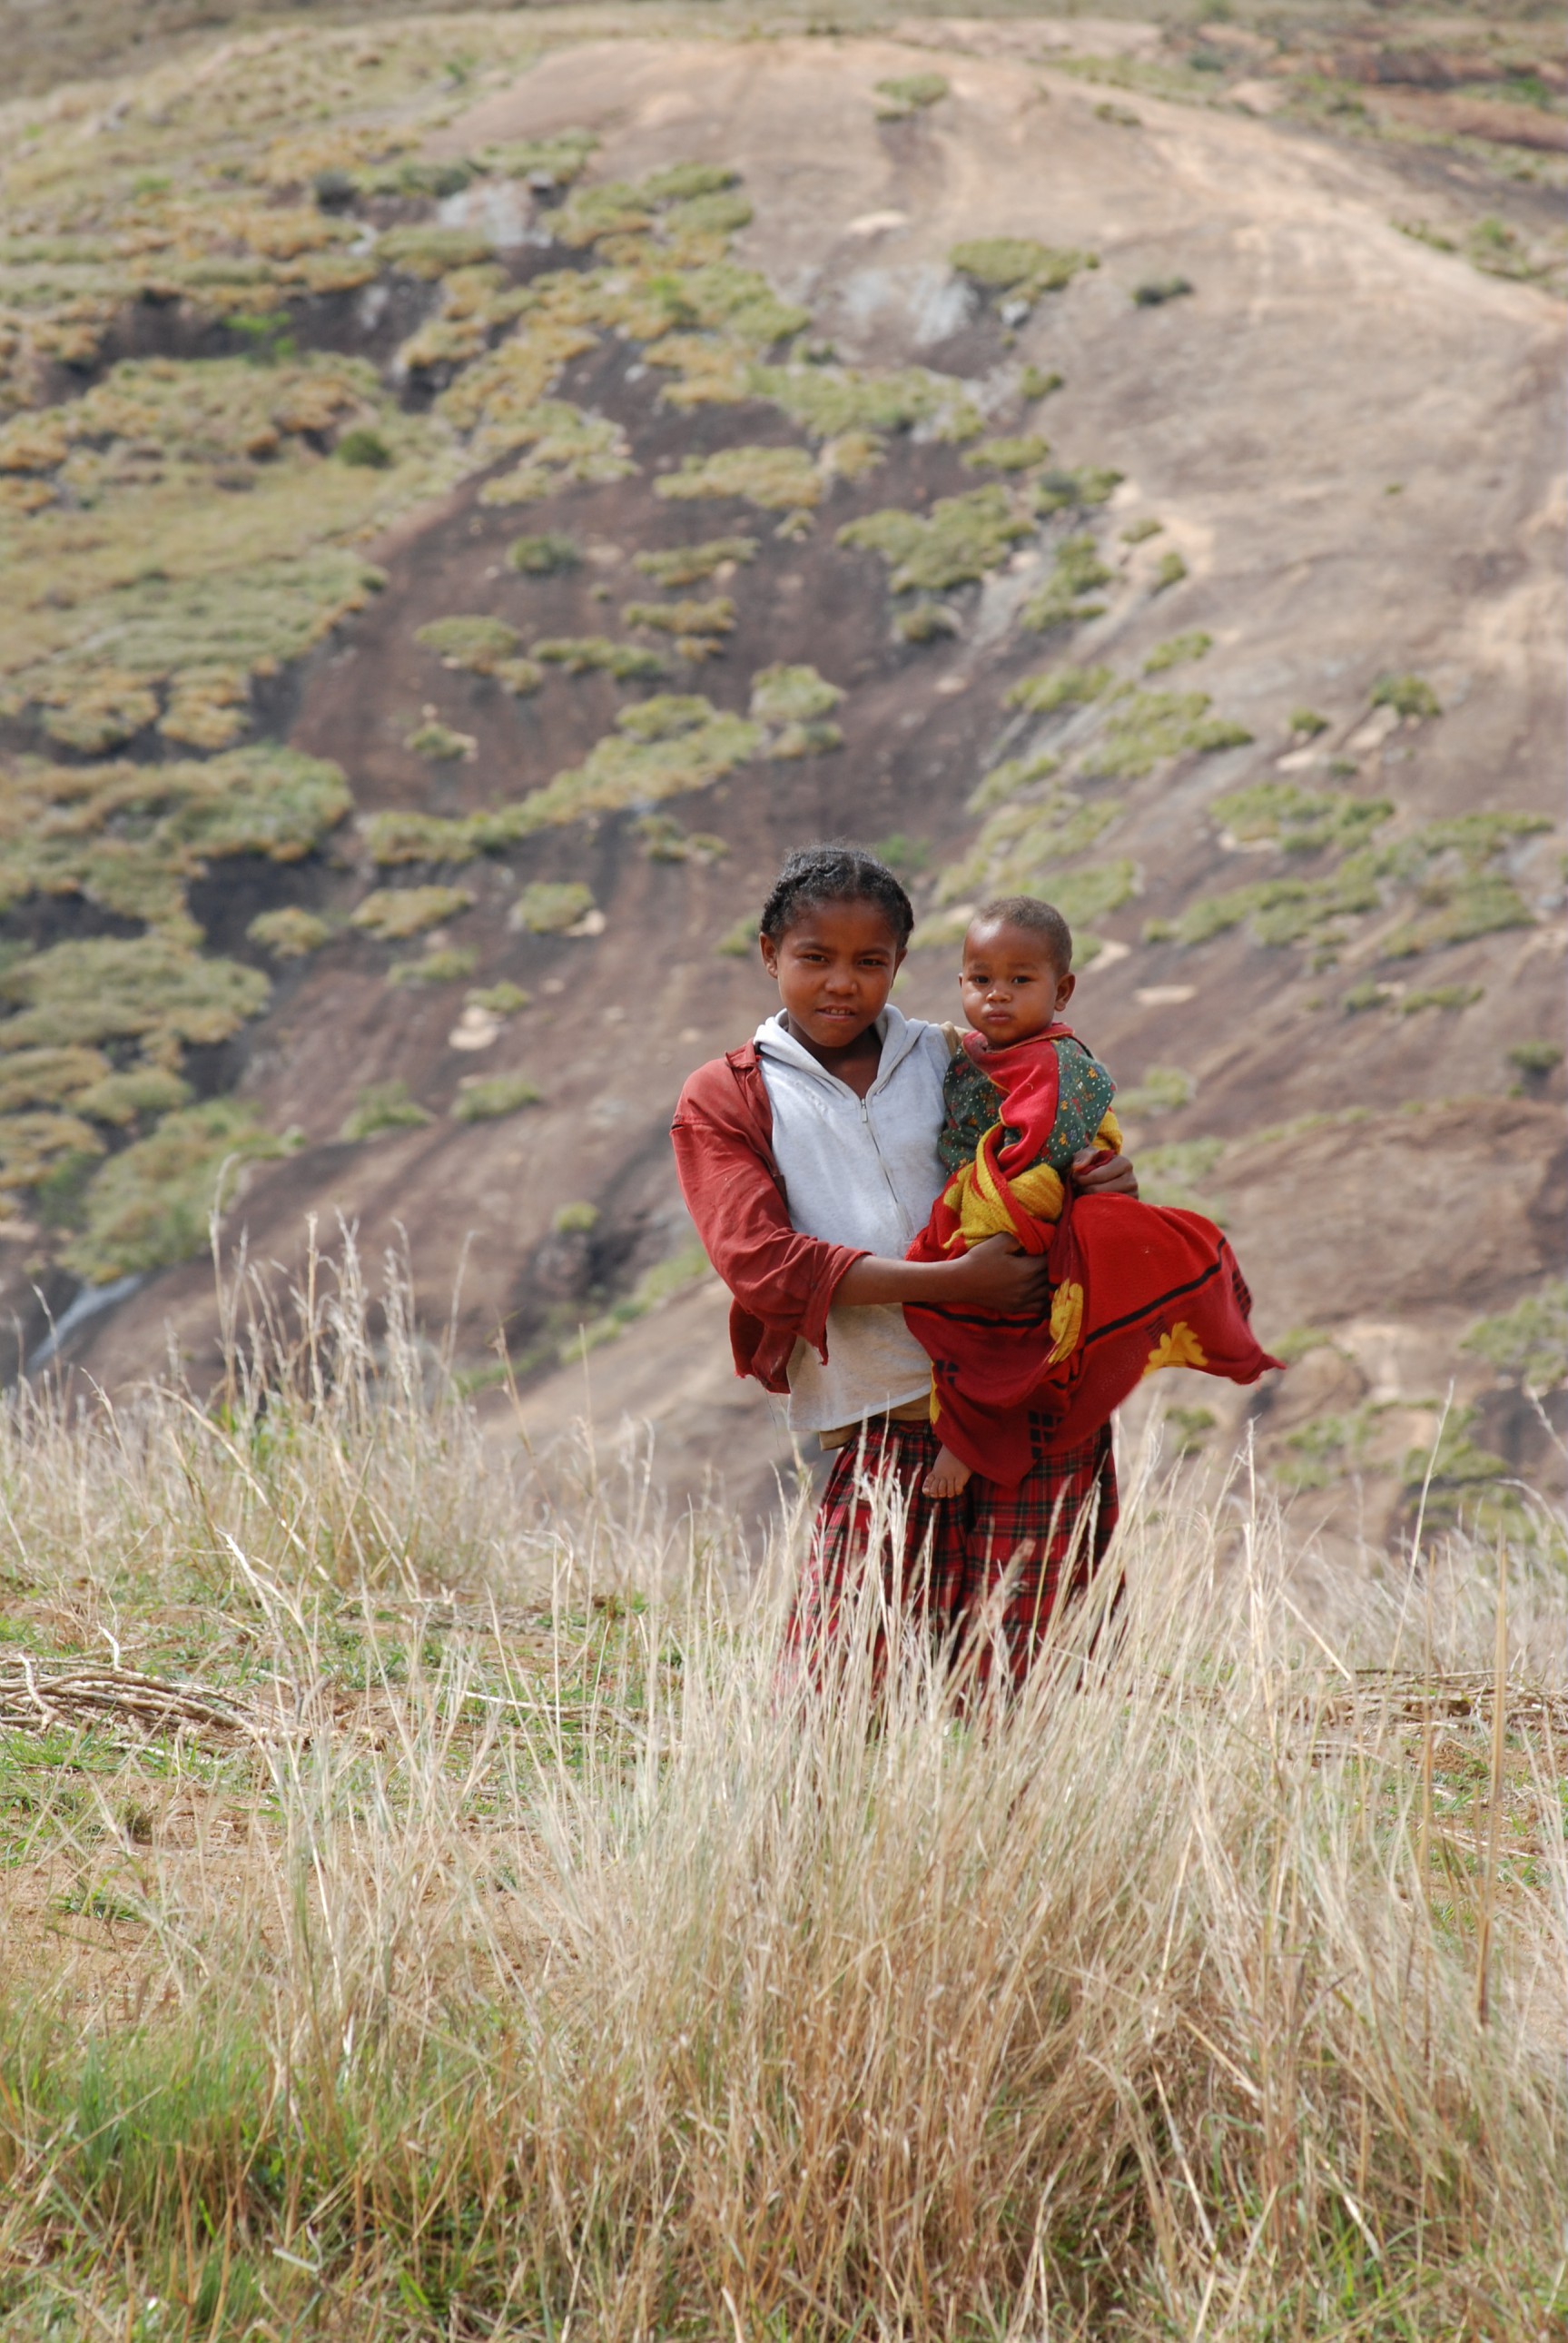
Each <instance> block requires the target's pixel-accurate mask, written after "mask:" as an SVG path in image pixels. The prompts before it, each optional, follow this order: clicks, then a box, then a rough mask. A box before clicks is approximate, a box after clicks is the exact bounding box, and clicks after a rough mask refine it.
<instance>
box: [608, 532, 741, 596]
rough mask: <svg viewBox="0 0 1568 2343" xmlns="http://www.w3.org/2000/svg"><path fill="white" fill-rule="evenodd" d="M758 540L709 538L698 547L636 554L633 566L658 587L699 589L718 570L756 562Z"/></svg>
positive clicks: (675, 547)
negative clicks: (692, 587)
mask: <svg viewBox="0 0 1568 2343" xmlns="http://www.w3.org/2000/svg"><path fill="white" fill-rule="evenodd" d="M756 558H757V539H756V538H754V537H709V538H704V539H703V540H702V541H701V542H700V543H699V544H696V545H675V546H670V547H668V548H666V549H665V550H664V551H662V552H658V553H634V554H633V555H632V557H631V566H632V568H634V569H638V570H640V571H641V572H642V575H643V576H644V577H645V578H652V580H653V582H654V584H655V585H656V586H666V587H676V586H697V585H700V584H701V582H702V581H703V579H704V578H711V577H712V576H713V574H714V572H715V570H718V569H723V568H729V566H730V565H731V564H735V565H739V564H740V563H743V562H748V561H754V560H755V559H756Z"/></svg>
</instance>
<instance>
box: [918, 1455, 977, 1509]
mask: <svg viewBox="0 0 1568 2343" xmlns="http://www.w3.org/2000/svg"><path fill="white" fill-rule="evenodd" d="M969 1479H970V1467H969V1466H968V1465H967V1464H966V1463H964V1462H963V1461H962V1459H961V1458H960V1457H958V1456H955V1455H954V1454H953V1452H952V1450H951V1449H950V1448H948V1447H946V1446H943V1447H941V1448H939V1449H938V1451H937V1461H936V1463H934V1464H933V1465H932V1466H931V1469H930V1472H929V1473H927V1474H926V1477H925V1479H924V1480H923V1481H922V1482H921V1483H920V1494H921V1495H922V1496H923V1497H956V1496H958V1495H959V1494H960V1492H961V1491H962V1490H964V1489H965V1488H967V1487H968V1485H969Z"/></svg>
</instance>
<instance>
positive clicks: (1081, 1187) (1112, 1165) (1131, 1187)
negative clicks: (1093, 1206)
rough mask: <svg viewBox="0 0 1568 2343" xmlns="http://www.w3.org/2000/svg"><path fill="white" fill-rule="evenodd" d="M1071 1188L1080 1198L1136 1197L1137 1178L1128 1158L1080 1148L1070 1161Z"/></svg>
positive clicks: (1093, 1149)
mask: <svg viewBox="0 0 1568 2343" xmlns="http://www.w3.org/2000/svg"><path fill="white" fill-rule="evenodd" d="M1072 1184H1073V1186H1074V1187H1075V1188H1076V1189H1077V1191H1078V1192H1079V1194H1080V1195H1081V1196H1136V1195H1137V1193H1138V1174H1137V1172H1135V1171H1134V1170H1133V1168H1132V1161H1131V1157H1130V1156H1126V1155H1106V1154H1104V1153H1103V1151H1102V1150H1101V1149H1100V1148H1097V1147H1081V1148H1080V1149H1079V1151H1078V1152H1077V1154H1076V1155H1075V1156H1074V1157H1073V1159H1072Z"/></svg>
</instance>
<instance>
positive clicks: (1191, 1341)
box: [904, 1025, 1280, 1484]
mask: <svg viewBox="0 0 1568 2343" xmlns="http://www.w3.org/2000/svg"><path fill="white" fill-rule="evenodd" d="M964 1059H967V1061H968V1064H967V1065H966V1064H965V1063H964V1062H963V1060H964ZM970 1068H972V1069H973V1071H972V1072H971V1071H970ZM977 1076H978V1077H980V1081H977V1079H976V1077H977ZM982 1083H983V1087H982ZM1113 1090H1114V1085H1113V1083H1112V1082H1111V1077H1110V1075H1109V1074H1107V1073H1106V1071H1105V1070H1104V1068H1103V1067H1102V1066H1101V1065H1100V1064H1099V1063H1098V1062H1097V1061H1096V1060H1095V1059H1093V1058H1092V1057H1091V1056H1090V1054H1089V1052H1088V1051H1086V1050H1085V1049H1084V1048H1083V1046H1082V1044H1081V1042H1079V1041H1077V1039H1076V1037H1075V1036H1074V1035H1073V1034H1072V1032H1071V1031H1070V1029H1069V1028H1068V1027H1067V1026H1064V1025H1053V1026H1051V1027H1050V1028H1049V1029H1048V1030H1047V1031H1045V1032H1044V1033H1040V1034H1036V1035H1034V1036H1032V1037H1031V1038H1030V1040H1029V1041H1017V1042H1014V1043H1013V1044H1012V1046H1011V1047H1010V1049H1006V1050H991V1049H989V1048H988V1047H987V1045H986V1043H985V1042H984V1041H982V1040H981V1039H980V1036H979V1035H978V1034H974V1033H970V1034H966V1035H965V1037H964V1047H963V1052H962V1057H961V1058H955V1060H954V1061H953V1064H952V1066H951V1067H950V1069H949V1073H948V1083H947V1088H946V1091H945V1093H944V1095H945V1097H946V1100H947V1106H948V1113H947V1120H946V1121H945V1122H944V1125H943V1129H942V1134H941V1138H940V1141H939V1142H938V1146H939V1151H940V1153H941V1156H942V1160H943V1161H944V1162H946V1163H950V1165H951V1167H952V1174H953V1176H952V1178H951V1179H950V1181H949V1182H948V1184H947V1186H946V1187H945V1188H944V1189H943V1191H942V1192H941V1194H940V1196H939V1197H938V1198H937V1201H936V1202H935V1203H934V1204H933V1206H932V1207H931V1216H930V1221H929V1222H927V1224H926V1226H925V1228H924V1229H923V1230H922V1231H921V1232H920V1235H919V1236H918V1237H917V1238H916V1240H915V1242H914V1243H913V1244H912V1245H911V1246H910V1255H909V1257H910V1260H911V1261H942V1260H946V1259H949V1258H950V1256H951V1255H952V1254H953V1253H955V1252H958V1251H959V1250H960V1249H964V1250H967V1249H968V1248H969V1247H970V1245H974V1244H979V1243H980V1242H982V1241H983V1240H984V1239H985V1238H986V1237H990V1236H1010V1237H1011V1238H1013V1239H1014V1241H1015V1242H1017V1243H1018V1244H1019V1245H1020V1246H1021V1247H1022V1249H1023V1250H1024V1251H1025V1252H1031V1253H1049V1256H1050V1284H1051V1299H1050V1310H1049V1312H1048V1313H1047V1315H1046V1316H1045V1317H1044V1318H1043V1319H1041V1318H1032V1319H1029V1318H1026V1319H1017V1318H1003V1317H1000V1316H997V1315H995V1314H993V1313H990V1312H980V1311H961V1310H960V1311H953V1310H946V1311H936V1310H926V1309H913V1308H907V1309H906V1310H905V1312H904V1317H905V1320H906V1322H907V1323H908V1325H909V1327H910V1332H912V1333H913V1334H914V1335H915V1337H916V1338H917V1340H918V1341H919V1342H920V1343H921V1344H922V1346H923V1347H924V1349H925V1351H926V1353H927V1354H928V1356H929V1357H930V1361H931V1422H932V1424H933V1426H934V1427H935V1429H936V1431H937V1432H938V1433H939V1434H940V1437H941V1438H942V1440H943V1441H945V1442H946V1443H947V1445H948V1447H949V1448H950V1449H951V1451H952V1453H954V1455H955V1456H958V1457H960V1458H961V1460H962V1461H963V1463H966V1464H968V1465H969V1466H970V1469H971V1471H973V1472H976V1473H984V1474H986V1475H987V1476H988V1477H989V1478H990V1479H991V1480H993V1481H999V1482H1001V1483H1004V1484H1009V1483H1015V1482H1018V1481H1020V1480H1021V1479H1022V1478H1023V1477H1024V1476H1025V1474H1026V1473H1029V1472H1030V1471H1031V1470H1033V1469H1034V1468H1035V1467H1036V1466H1037V1465H1038V1464H1039V1463H1040V1462H1041V1461H1042V1460H1043V1459H1044V1458H1045V1457H1047V1456H1049V1455H1050V1454H1052V1453H1055V1452H1057V1451H1059V1450H1060V1449H1061V1448H1063V1447H1070V1446H1073V1445H1076V1444H1078V1443H1082V1442H1083V1441H1085V1440H1087V1439H1089V1438H1090V1437H1091V1435H1092V1434H1093V1433H1095V1432H1097V1431H1098V1430H1099V1429H1100V1428H1101V1426H1102V1425H1103V1424H1105V1423H1108V1422H1109V1421H1110V1418H1111V1414H1112V1413H1113V1411H1114V1410H1115V1409H1116V1408H1117V1407H1119V1406H1120V1405H1121V1402H1122V1401H1123V1400H1124V1399H1125V1398H1126V1397H1127V1395H1128V1393H1129V1392H1131V1390H1132V1388H1133V1386H1134V1384H1136V1383H1138V1382H1139V1381H1140V1380H1141V1377H1142V1376H1144V1375H1146V1374H1153V1373H1156V1372H1157V1370H1158V1369H1160V1368H1161V1367H1166V1366H1191V1367H1200V1368H1201V1369H1202V1370H1203V1371H1204V1372H1205V1373H1209V1374H1217V1375H1224V1376H1226V1377H1228V1378H1229V1379H1230V1380H1231V1382H1233V1383H1255V1382H1256V1381H1257V1378H1258V1377H1259V1376H1260V1375H1261V1373H1263V1372H1264V1371H1265V1369H1266V1368H1269V1367H1274V1366H1278V1365H1279V1364H1280V1362H1279V1361H1278V1360H1277V1359H1272V1358H1271V1357H1270V1356H1269V1354H1268V1353H1267V1352H1265V1351H1263V1350H1261V1349H1260V1347H1259V1345H1258V1343H1257V1342H1256V1341H1255V1339H1254V1338H1253V1334H1252V1330H1251V1324H1250V1322H1249V1321H1250V1316H1251V1295H1250V1294H1249V1292H1248V1291H1247V1287H1246V1284H1245V1282H1243V1280H1242V1277H1241V1271H1240V1270H1239V1268H1238V1267H1237V1265H1236V1259H1235V1255H1234V1254H1233V1253H1232V1252H1231V1248H1230V1246H1229V1244H1228V1243H1227V1242H1226V1240H1225V1238H1224V1236H1223V1235H1222V1234H1221V1231H1220V1230H1219V1229H1217V1228H1216V1227H1215V1225H1214V1223H1213V1222H1212V1221H1208V1220H1205V1219H1204V1218H1203V1216H1202V1214H1201V1212H1180V1211H1177V1210H1174V1209H1170V1208H1163V1207H1161V1206H1158V1205H1154V1204H1144V1203H1139V1202H1134V1201H1133V1200H1132V1199H1131V1198H1130V1197H1126V1196H1095V1195H1089V1196H1083V1197H1081V1198H1079V1199H1078V1200H1077V1201H1076V1202H1074V1200H1073V1197H1072V1192H1071V1189H1070V1184H1069V1183H1068V1181H1067V1179H1066V1176H1065V1175H1066V1174H1067V1172H1068V1170H1069V1167H1070V1164H1071V1162H1072V1160H1073V1157H1074V1155H1075V1154H1076V1153H1077V1152H1078V1151H1079V1150H1080V1149H1081V1148H1082V1147H1084V1146H1091V1145H1101V1146H1106V1147H1109V1148H1110V1149H1111V1150H1112V1151H1114V1150H1116V1149H1117V1148H1119V1147H1120V1144H1121V1133H1120V1131H1119V1130H1118V1128H1117V1124H1116V1118H1115V1116H1114V1114H1113V1113H1112V1112H1111V1103H1110V1102H1111V1094H1112V1092H1113ZM993 1101H994V1106H993V1103H992V1102H993ZM987 1111H991V1113H992V1120H991V1121H990V1122H989V1123H986V1124H984V1125H983V1127H981V1126H982V1120H983V1117H984V1115H985V1114H986V1112H987Z"/></svg>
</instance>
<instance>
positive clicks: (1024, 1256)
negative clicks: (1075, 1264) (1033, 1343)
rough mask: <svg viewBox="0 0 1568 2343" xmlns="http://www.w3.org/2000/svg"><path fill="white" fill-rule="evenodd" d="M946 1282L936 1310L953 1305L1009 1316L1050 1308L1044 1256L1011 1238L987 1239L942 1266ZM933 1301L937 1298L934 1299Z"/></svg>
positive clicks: (1048, 1280)
mask: <svg viewBox="0 0 1568 2343" xmlns="http://www.w3.org/2000/svg"><path fill="white" fill-rule="evenodd" d="M940 1270H941V1273H942V1275H943V1277H944V1278H945V1280H946V1281H947V1282H946V1283H945V1285H944V1288H943V1291H942V1293H941V1298H940V1301H939V1302H937V1307H938V1308H939V1309H940V1308H941V1307H942V1305H943V1304H944V1303H946V1302H966V1303H970V1304H972V1305H973V1306H974V1307H975V1308H976V1309H980V1310H996V1311H1000V1312H1003V1313H1004V1314H1005V1315H1008V1316H1020V1315H1022V1313H1023V1312H1026V1311H1037V1312H1038V1311H1044V1310H1048V1309H1049V1308H1050V1277H1049V1276H1048V1274H1047V1272H1046V1266H1045V1255H1044V1254H1043V1253H1038V1252H1024V1251H1023V1250H1022V1248H1021V1247H1020V1246H1019V1245H1018V1244H1016V1243H1015V1242H1014V1241H1013V1239H1012V1238H1011V1237H986V1238H985V1239H984V1240H983V1241H982V1242H980V1244H978V1245H974V1246H972V1247H971V1248H970V1251H969V1252H967V1253H965V1254H963V1255H962V1257H961V1258H960V1260H958V1261H955V1262H942V1263H940ZM933 1298H934V1297H933Z"/></svg>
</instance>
